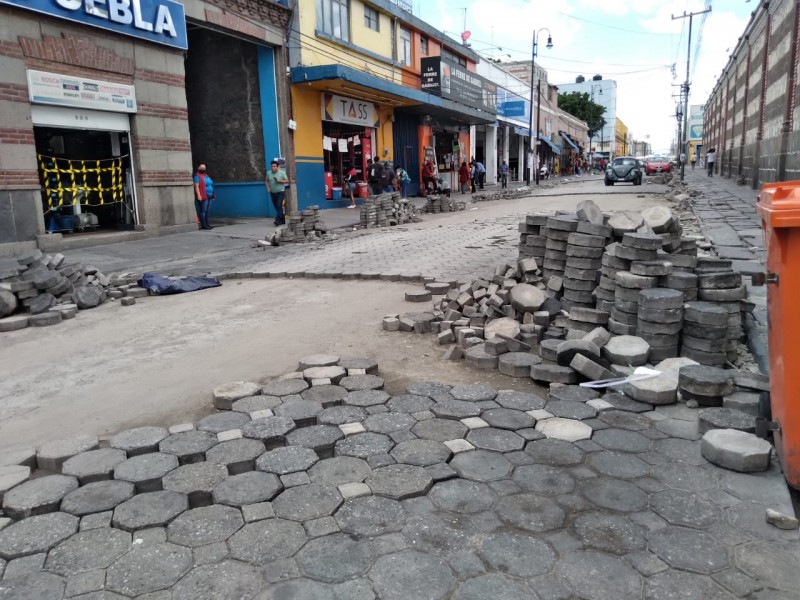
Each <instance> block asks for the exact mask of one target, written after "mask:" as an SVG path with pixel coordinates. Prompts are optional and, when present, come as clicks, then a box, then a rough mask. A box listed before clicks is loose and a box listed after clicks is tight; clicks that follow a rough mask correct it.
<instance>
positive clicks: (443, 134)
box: [433, 129, 469, 189]
mask: <svg viewBox="0 0 800 600" xmlns="http://www.w3.org/2000/svg"><path fill="white" fill-rule="evenodd" d="M433 147H434V150H435V152H436V160H437V166H438V169H439V177H441V178H447V179H448V181H449V183H450V188H451V189H458V169H459V167H460V166H461V163H462V162H463V161H467V162H469V158H468V157H467V155H466V153H465V152H464V149H463V148H461V146H460V145H459V141H458V133H454V132H452V131H444V130H437V129H434V130H433Z"/></svg>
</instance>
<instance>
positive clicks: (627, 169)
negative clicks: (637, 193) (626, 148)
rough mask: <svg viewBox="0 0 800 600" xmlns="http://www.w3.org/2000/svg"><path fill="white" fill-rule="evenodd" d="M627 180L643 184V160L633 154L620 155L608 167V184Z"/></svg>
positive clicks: (635, 183)
mask: <svg viewBox="0 0 800 600" xmlns="http://www.w3.org/2000/svg"><path fill="white" fill-rule="evenodd" d="M617 182H627V183H632V184H633V185H642V161H640V160H637V159H636V158H635V157H633V156H618V157H617V158H615V159H614V160H613V161H611V162H610V163H608V166H607V167H606V185H614V184H615V183H617Z"/></svg>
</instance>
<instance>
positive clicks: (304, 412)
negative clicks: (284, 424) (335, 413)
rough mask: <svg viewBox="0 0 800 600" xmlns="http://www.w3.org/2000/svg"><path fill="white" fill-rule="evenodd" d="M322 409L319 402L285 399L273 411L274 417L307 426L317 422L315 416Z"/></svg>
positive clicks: (316, 416) (317, 415)
mask: <svg viewBox="0 0 800 600" xmlns="http://www.w3.org/2000/svg"><path fill="white" fill-rule="evenodd" d="M312 389H314V388H312ZM322 410H323V408H322V403H321V402H315V401H311V400H300V399H298V400H285V401H284V403H283V404H281V405H280V406H277V407H276V408H275V409H274V410H273V412H274V413H275V416H276V417H284V418H289V419H291V420H292V421H294V423H295V425H297V427H308V426H309V425H316V424H317V418H318V417H319V414H320V413H321V412H322Z"/></svg>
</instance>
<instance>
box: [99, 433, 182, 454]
mask: <svg viewBox="0 0 800 600" xmlns="http://www.w3.org/2000/svg"><path fill="white" fill-rule="evenodd" d="M168 435H169V431H168V430H167V429H165V428H164V427H136V428H135V429H128V430H126V431H121V432H120V433H118V434H116V435H115V436H113V437H112V438H111V439H110V440H109V442H108V444H109V446H111V447H112V448H118V449H120V450H124V451H125V453H126V454H127V455H128V457H129V458H130V457H132V456H138V455H139V454H146V453H148V452H155V451H156V450H158V444H159V442H161V440H163V439H164V438H166V437H167V436H168Z"/></svg>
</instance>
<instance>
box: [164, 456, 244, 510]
mask: <svg viewBox="0 0 800 600" xmlns="http://www.w3.org/2000/svg"><path fill="white" fill-rule="evenodd" d="M227 476H228V469H226V468H225V465H222V464H219V463H215V462H199V463H191V464H188V465H182V466H180V467H178V468H177V469H175V470H174V471H172V472H170V473H167V474H166V475H165V476H164V479H163V480H162V483H163V486H164V489H165V490H172V491H173V492H180V493H181V494H186V495H187V496H188V497H189V505H190V506H193V507H195V506H205V505H208V504H211V502H212V498H211V492H212V490H213V489H214V487H215V486H216V485H217V484H218V483H220V482H221V481H223V480H224V479H225V478H226V477H227Z"/></svg>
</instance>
